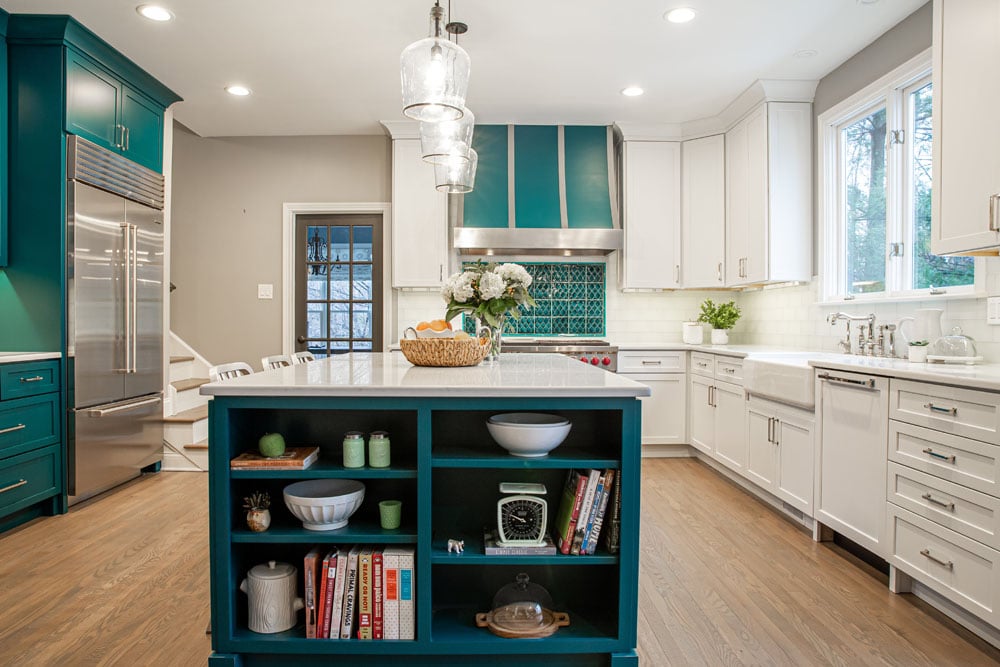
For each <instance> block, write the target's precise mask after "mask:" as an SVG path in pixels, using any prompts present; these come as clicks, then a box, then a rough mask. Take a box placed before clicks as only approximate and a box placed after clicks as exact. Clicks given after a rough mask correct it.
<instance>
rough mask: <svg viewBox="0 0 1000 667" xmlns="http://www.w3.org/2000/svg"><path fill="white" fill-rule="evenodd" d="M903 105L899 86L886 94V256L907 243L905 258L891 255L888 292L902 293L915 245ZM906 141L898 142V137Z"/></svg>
mask: <svg viewBox="0 0 1000 667" xmlns="http://www.w3.org/2000/svg"><path fill="white" fill-rule="evenodd" d="M904 106H905V105H904V104H903V93H902V91H900V90H899V89H896V90H893V91H891V92H890V93H889V94H888V95H887V96H886V126H887V128H888V131H887V132H886V143H887V146H886V149H887V150H886V183H885V199H886V202H885V204H886V211H885V213H886V221H885V223H886V224H885V227H886V230H885V231H886V234H885V238H886V244H887V247H886V256H887V257H889V249H890V248H891V247H892V244H893V243H902V244H903V254H902V256H901V257H891V258H890V259H889V261H887V266H886V277H885V279H886V286H885V287H886V290H885V291H886V294H887V295H892V294H898V293H899V292H903V291H906V290H908V289H909V288H910V286H909V284H908V282H909V281H908V280H907V279H906V276H907V275H908V274H907V265H908V264H909V262H910V257H911V255H912V244H910V243H909V242H908V238H907V234H905V233H904V229H905V223H904V218H905V210H906V206H905V200H904V193H905V191H906V188H905V181H906V168H905V164H906V153H907V151H906V148H907V140H908V139H909V137H907V136H906V132H903V130H904V129H905V128H906V123H905V111H904V108H903V107H904ZM897 138H898V139H899V140H901V141H902V142H903V143H897V141H896V139H897Z"/></svg>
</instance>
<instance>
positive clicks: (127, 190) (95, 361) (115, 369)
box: [66, 135, 163, 504]
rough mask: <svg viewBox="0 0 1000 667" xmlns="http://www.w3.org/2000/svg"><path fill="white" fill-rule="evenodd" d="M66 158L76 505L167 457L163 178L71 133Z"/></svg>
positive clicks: (71, 489) (73, 493) (72, 481)
mask: <svg viewBox="0 0 1000 667" xmlns="http://www.w3.org/2000/svg"><path fill="white" fill-rule="evenodd" d="M66 154H67V176H68V181H67V190H66V205H67V249H68V266H67V285H66V287H67V290H66V291H67V341H66V342H67V353H68V366H67V367H68V374H69V376H68V380H69V398H68V404H69V406H70V410H71V412H70V415H69V420H68V427H69V428H68V431H69V433H68V435H69V438H68V442H69V455H68V462H69V474H68V485H69V496H70V497H69V502H70V504H73V503H77V502H80V501H81V500H84V499H86V498H89V497H91V496H94V495H96V494H98V493H101V492H102V491H105V490H107V489H110V488H111V487H114V486H117V485H118V484H121V483H123V482H125V481H128V480H129V479H132V478H134V477H137V476H138V475H140V474H141V472H142V471H143V469H147V468H149V467H151V466H154V465H155V464H156V463H157V462H159V461H160V460H161V459H162V457H163V408H162V403H163V176H162V175H161V174H158V173H156V172H153V171H150V170H149V169H146V168H144V167H142V166H140V165H138V164H136V163H134V162H132V161H130V160H128V159H126V158H124V157H121V156H120V155H117V154H115V153H111V152H110V151H107V150H104V149H103V148H100V147H98V146H96V145H95V144H92V143H90V142H88V141H86V140H83V139H80V138H79V137H76V136H72V135H71V136H69V137H68V139H67V145H66Z"/></svg>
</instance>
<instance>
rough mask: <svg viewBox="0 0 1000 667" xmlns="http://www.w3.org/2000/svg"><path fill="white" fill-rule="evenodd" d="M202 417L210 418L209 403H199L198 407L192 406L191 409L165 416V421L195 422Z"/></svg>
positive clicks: (168, 422) (177, 422)
mask: <svg viewBox="0 0 1000 667" xmlns="http://www.w3.org/2000/svg"><path fill="white" fill-rule="evenodd" d="M202 419H208V404H205V405H199V406H198V407H196V408H191V409H190V410H185V411H183V412H178V413H177V414H175V415H170V416H169V417H164V418H163V421H164V422H165V423H167V424H193V423H194V422H196V421H201V420H202Z"/></svg>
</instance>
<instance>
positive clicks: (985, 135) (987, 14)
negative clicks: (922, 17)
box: [931, 0, 1000, 255]
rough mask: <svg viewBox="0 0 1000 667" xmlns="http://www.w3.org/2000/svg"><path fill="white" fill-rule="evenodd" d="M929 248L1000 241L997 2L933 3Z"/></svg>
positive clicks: (943, 250) (949, 250) (978, 246)
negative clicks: (932, 124) (932, 166)
mask: <svg viewBox="0 0 1000 667" xmlns="http://www.w3.org/2000/svg"><path fill="white" fill-rule="evenodd" d="M933 54H934V63H933V74H932V78H933V82H934V99H933V111H934V184H933V196H932V202H933V203H932V218H931V231H932V234H931V250H932V251H933V252H934V253H935V254H938V255H943V254H953V253H963V252H971V251H976V250H982V249H984V248H992V247H996V246H1000V233H998V231H997V230H998V229H1000V150H998V147H1000V125H998V124H997V121H996V110H997V108H1000V88H998V87H997V85H996V83H995V80H996V77H997V75H998V74H1000V3H997V2H996V0H958V1H956V0H952V1H951V2H942V1H941V0H935V2H934V29H933Z"/></svg>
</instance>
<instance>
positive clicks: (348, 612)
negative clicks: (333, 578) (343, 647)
mask: <svg viewBox="0 0 1000 667" xmlns="http://www.w3.org/2000/svg"><path fill="white" fill-rule="evenodd" d="M360 553H361V547H359V546H355V547H352V548H351V551H350V553H349V554H348V555H347V579H346V580H345V581H344V612H343V614H342V617H341V620H340V638H341V639H350V638H351V633H352V632H353V631H354V617H355V616H356V615H357V597H358V555H359V554H360Z"/></svg>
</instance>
